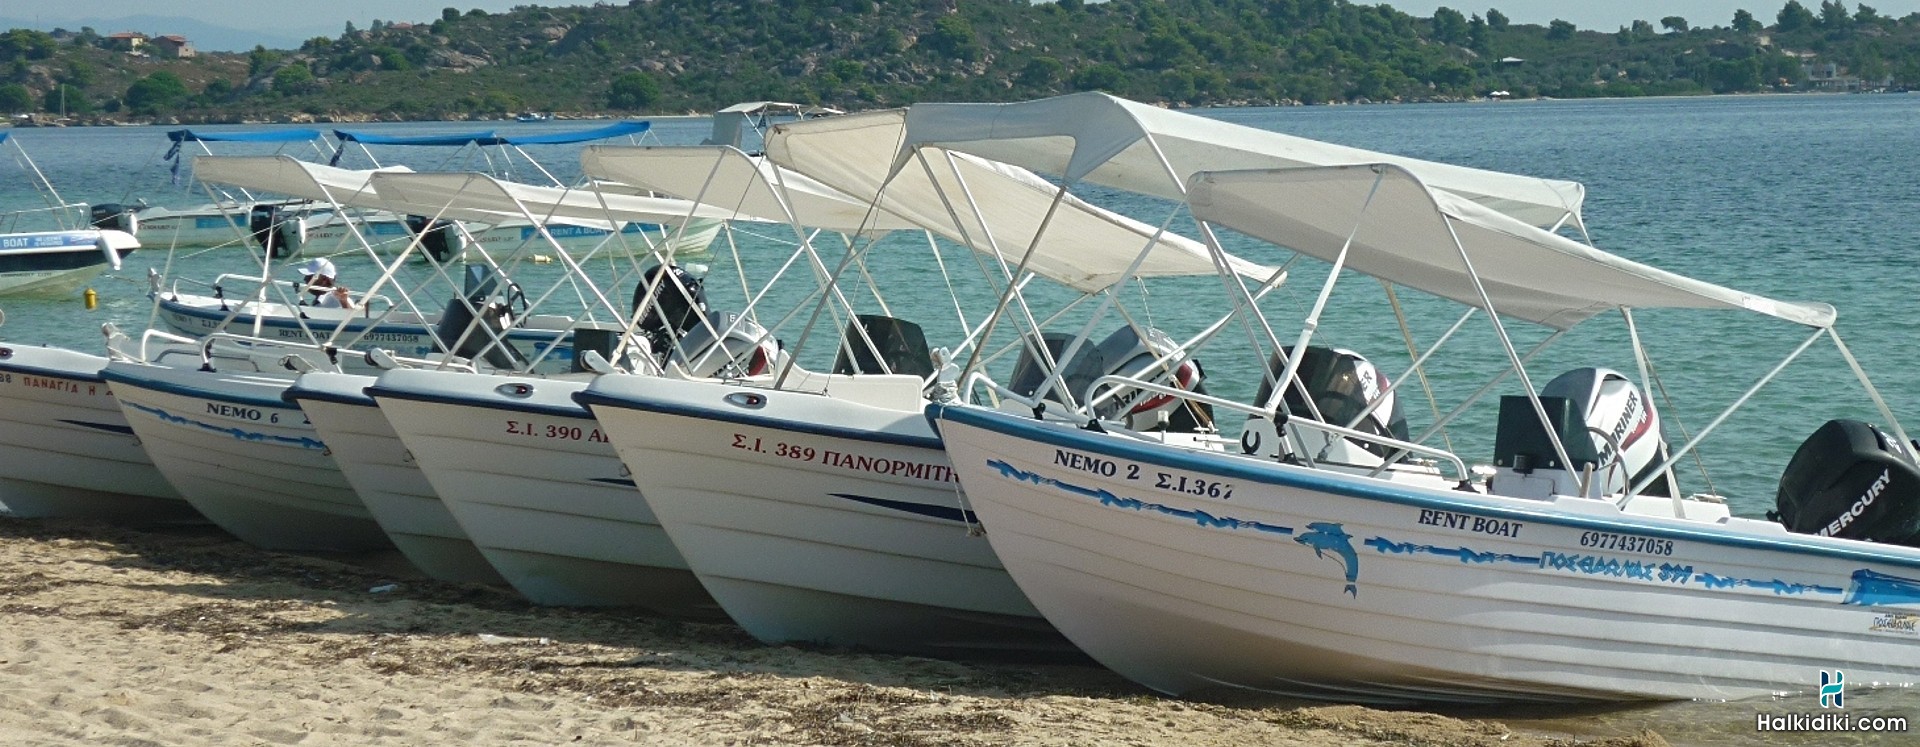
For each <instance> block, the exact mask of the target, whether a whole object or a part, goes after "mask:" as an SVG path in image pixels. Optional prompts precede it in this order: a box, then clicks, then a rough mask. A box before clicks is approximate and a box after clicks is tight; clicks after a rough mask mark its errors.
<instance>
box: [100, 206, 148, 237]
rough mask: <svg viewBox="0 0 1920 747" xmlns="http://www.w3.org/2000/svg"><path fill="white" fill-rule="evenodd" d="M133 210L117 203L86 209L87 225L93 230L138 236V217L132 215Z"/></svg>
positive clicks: (131, 207) (133, 208)
mask: <svg viewBox="0 0 1920 747" xmlns="http://www.w3.org/2000/svg"><path fill="white" fill-rule="evenodd" d="M135 209H136V208H135V207H134V206H132V205H122V204H120V203H117V202H103V203H100V204H98V205H94V206H91V207H88V208H87V223H88V224H90V225H92V226H93V227H94V228H106V229H111V230H114V231H125V232H127V233H130V234H134V235H136V236H138V235H139V234H140V217H139V216H137V215H134V212H133V211H134V210H135Z"/></svg>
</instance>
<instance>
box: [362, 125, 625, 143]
mask: <svg viewBox="0 0 1920 747" xmlns="http://www.w3.org/2000/svg"><path fill="white" fill-rule="evenodd" d="M652 128H653V124H652V123H651V122H615V123H613V124H610V125H606V126H604V127H595V128H593V129H590V130H569V131H566V132H549V133H544V134H539V135H501V134H499V133H497V132H494V131H492V130H487V131H485V132H468V133H463V134H453V135H380V134H376V133H372V132H352V131H349V130H334V131H333V136H334V137H335V138H338V139H339V140H340V142H341V143H364V144H367V145H455V146H458V145H563V144H566V143H585V142H590V141H594V140H605V139H607V138H610V137H620V136H622V135H637V134H639V133H642V132H646V131H647V130H649V129H652Z"/></svg>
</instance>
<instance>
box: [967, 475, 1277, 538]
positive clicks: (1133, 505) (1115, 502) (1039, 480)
mask: <svg viewBox="0 0 1920 747" xmlns="http://www.w3.org/2000/svg"><path fill="white" fill-rule="evenodd" d="M987 466H989V467H992V468H994V469H996V470H999V471H1000V476H1001V477H1006V478H1009V479H1013V480H1019V481H1021V482H1030V483H1033V484H1035V485H1042V486H1052V487H1056V488H1059V489H1061V490H1064V491H1067V492H1069V493H1073V494H1075V495H1083V496H1086V497H1088V498H1092V499H1094V500H1096V501H1099V502H1100V505H1103V506H1111V507H1114V508H1130V509H1133V510H1135V511H1148V512H1152V513H1157V514H1165V515H1167V516H1175V517H1179V518H1182V519H1188V520H1191V521H1193V522H1194V523H1196V524H1199V525H1200V526H1203V527H1213V528H1216V529H1252V530H1254V531H1256V532H1270V533H1273V534H1281V535H1288V536H1292V534H1293V528H1292V527H1283V526H1278V525H1275V524H1268V523H1266V522H1261V521H1241V520H1240V519H1235V518H1233V517H1231V516H1214V515H1213V514H1210V513H1207V512H1205V511H1201V510H1199V509H1185V508H1174V507H1172V506H1168V505H1166V504H1163V503H1152V502H1149V501H1143V500H1140V499H1138V498H1121V497H1120V496H1117V495H1114V494H1112V493H1109V492H1107V491H1105V490H1101V489H1098V488H1084V487H1081V486H1079V485H1074V484H1072V483H1066V482H1061V481H1059V480H1055V479H1053V478H1051V477H1043V476H1041V475H1038V474H1035V473H1032V472H1028V471H1026V470H1023V469H1020V468H1019V467H1015V466H1013V465H1011V464H1007V463H1006V462H1002V461H1000V460H998V459H989V460H987Z"/></svg>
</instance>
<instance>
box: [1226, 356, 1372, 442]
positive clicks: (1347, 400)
mask: <svg viewBox="0 0 1920 747" xmlns="http://www.w3.org/2000/svg"><path fill="white" fill-rule="evenodd" d="M1292 353H1293V351H1292V349H1288V350H1287V354H1288V355H1291V354H1292ZM1267 366H1268V369H1269V370H1270V371H1271V372H1272V374H1273V376H1272V378H1274V379H1278V378H1279V377H1280V374H1282V373H1284V372H1285V371H1286V360H1285V359H1283V358H1281V357H1280V356H1277V355H1276V356H1273V358H1272V359H1270V360H1269V361H1268V362H1267ZM1297 371H1298V376H1299V378H1300V382H1301V385H1302V386H1303V387H1304V388H1305V389H1306V390H1307V392H1309V393H1311V394H1312V396H1313V404H1314V408H1317V409H1318V410H1319V411H1320V416H1321V417H1322V418H1325V421H1324V422H1327V423H1330V424H1333V425H1338V426H1342V427H1349V424H1350V423H1351V424H1352V425H1351V426H1350V427H1352V428H1353V429H1354V430H1356V431H1360V432H1362V433H1368V434H1372V435H1376V436H1383V437H1386V438H1393V439H1398V440H1401V441H1405V440H1407V435H1408V434H1407V418H1406V415H1404V414H1402V413H1401V411H1400V400H1399V397H1397V396H1396V395H1395V394H1394V393H1393V392H1389V391H1387V387H1388V384H1389V382H1388V381H1387V376H1386V374H1383V373H1381V372H1380V369H1379V368H1376V367H1375V366H1374V365H1373V362H1372V361H1369V360H1367V358H1366V356H1363V355H1361V354H1359V353H1356V352H1354V351H1351V350H1346V349H1342V348H1330V347H1324V346H1320V345H1311V346H1308V347H1307V350H1306V353H1305V354H1304V355H1302V356H1301V359H1300V366H1299V368H1298V369H1297ZM1271 396H1273V383H1272V382H1271V381H1262V382H1261V384H1260V388H1259V390H1258V392H1257V393H1256V394H1255V395H1254V402H1255V403H1259V404H1265V403H1266V401H1267V399H1268V398H1269V397H1271ZM1381 400H1384V401H1381ZM1376 401H1378V402H1379V404H1378V405H1374V403H1375V402H1376ZM1370 406H1371V407H1372V409H1371V410H1369V409H1368V408H1369V407H1370ZM1286 412H1287V415H1288V416H1289V417H1297V418H1307V419H1313V418H1314V415H1313V408H1308V407H1307V400H1306V398H1305V397H1303V396H1301V393H1300V387H1288V388H1287V394H1286ZM1361 412H1366V413H1367V414H1366V417H1361V418H1360V420H1359V422H1354V418H1356V417H1360V413H1361ZM1298 434H1299V437H1300V439H1301V441H1302V443H1301V444H1299V446H1300V447H1301V448H1302V449H1304V450H1305V451H1306V452H1307V454H1308V456H1310V457H1312V458H1313V459H1314V460H1315V461H1321V462H1332V463H1336V464H1364V465H1377V464H1379V463H1380V462H1381V461H1382V460H1384V459H1385V458H1386V457H1387V456H1388V455H1390V454H1391V453H1392V451H1393V450H1392V449H1391V448H1389V447H1387V446H1386V445H1384V444H1380V443H1377V442H1374V441H1368V440H1364V439H1353V438H1347V437H1343V436H1333V435H1332V434H1329V433H1327V432H1325V431H1321V430H1316V429H1312V428H1301V429H1298ZM1240 446H1241V448H1242V449H1243V450H1244V451H1246V452H1247V453H1249V454H1265V455H1267V456H1275V457H1280V456H1284V455H1285V454H1284V453H1283V452H1282V451H1281V449H1282V447H1283V444H1281V443H1280V436H1279V433H1278V429H1277V428H1275V427H1274V425H1273V423H1272V422H1271V421H1269V420H1266V419H1265V418H1248V420H1247V429H1246V430H1245V431H1243V432H1242V434H1241V438H1240Z"/></svg>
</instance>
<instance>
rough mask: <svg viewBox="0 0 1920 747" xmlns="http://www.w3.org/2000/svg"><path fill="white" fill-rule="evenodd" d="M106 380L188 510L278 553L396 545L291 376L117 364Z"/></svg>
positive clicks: (108, 370)
mask: <svg viewBox="0 0 1920 747" xmlns="http://www.w3.org/2000/svg"><path fill="white" fill-rule="evenodd" d="M101 374H102V376H103V377H104V378H105V379H106V380H107V382H108V385H109V386H110V387H111V388H112V390H113V394H114V396H115V397H116V398H118V399H119V400H120V406H121V410H122V412H124V413H125V414H126V418H127V423H128V424H129V425H131V426H132V427H133V432H134V433H135V434H136V435H138V436H139V437H140V441H141V443H142V444H144V445H145V446H146V449H147V453H148V454H149V455H150V456H152V458H153V463H154V465H155V466H156V467H158V468H159V469H160V472H161V473H162V474H164V475H166V477H167V481H168V482H170V483H172V484H173V486H174V488H176V489H177V490H179V491H180V494H181V495H183V496H185V498H186V500H187V502H188V503H190V504H192V505H193V507H194V508H196V509H198V510H199V511H200V513H202V514H204V515H205V516H206V517H207V518H208V519H209V520H211V521H213V523H215V524H217V525H219V526H220V528H222V529H225V530H227V531H228V532H230V533H232V534H233V535H234V536H236V537H239V538H240V539H242V540H244V541H246V542H248V543H251V544H254V545H257V546H259V547H263V548H266V549H270V550H294V551H340V552H356V551H364V550H375V549H383V548H388V547H391V546H392V543H390V542H389V541H388V540H387V537H386V533H385V532H382V531H381V530H380V526H379V525H378V524H376V523H375V522H374V520H373V516H372V515H371V514H369V513H368V512H367V509H366V506H365V505H364V504H362V503H361V502H360V497H359V496H357V495H355V494H354V492H353V488H352V486H350V485H348V484H347V480H346V477H345V476H343V475H341V474H340V468H339V466H338V465H335V464H334V462H333V459H332V458H331V457H330V456H328V454H327V446H326V444H325V443H323V442H322V441H321V440H320V437H319V434H318V433H316V432H315V431H314V429H313V426H312V424H310V423H308V422H307V420H306V417H305V416H304V415H303V414H302V413H301V412H300V408H299V407H297V406H295V405H292V404H289V403H287V402H286V401H284V400H282V399H281V394H282V393H283V392H284V391H286V388H287V385H288V384H289V383H291V382H292V376H291V374H287V375H271V374H269V375H261V374H257V373H245V374H240V373H222V372H218V371H200V370H196V369H194V368H190V367H185V368H171V367H166V366H153V365H145V364H138V363H127V362H121V361H115V362H113V363H109V364H108V365H107V367H106V369H105V370H104V371H102V372H101Z"/></svg>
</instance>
